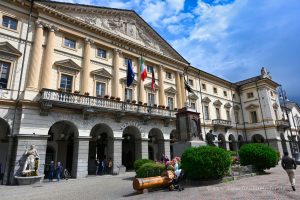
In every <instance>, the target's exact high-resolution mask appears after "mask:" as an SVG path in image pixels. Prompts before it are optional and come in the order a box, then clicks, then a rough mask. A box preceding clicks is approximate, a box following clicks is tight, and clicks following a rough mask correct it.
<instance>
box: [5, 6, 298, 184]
mask: <svg viewBox="0 0 300 200" xmlns="http://www.w3.org/2000/svg"><path fill="white" fill-rule="evenodd" d="M31 6H32V9H30V8H31ZM141 58H143V59H144V61H145V66H146V67H147V72H148V76H147V77H146V79H145V81H142V80H140V78H139V77H140V73H141V71H140V64H139V63H140V60H141ZM128 62H130V63H131V64H132V67H133V71H134V73H135V80H134V81H133V83H132V85H130V86H129V87H127V85H126V73H127V67H128V66H127V65H128ZM0 67H1V70H0V72H1V76H0V77H1V79H0V127H1V128H0V150H1V156H0V163H1V173H2V174H3V180H2V183H3V184H12V183H14V179H13V176H14V175H15V174H17V173H18V172H19V171H20V166H21V165H22V163H23V162H24V161H23V153H24V151H25V150H26V149H27V148H28V147H29V146H30V145H31V144H35V145H36V147H37V149H38V151H39V154H40V164H41V165H40V168H39V172H40V173H46V172H47V165H48V164H49V163H50V161H52V160H53V161H55V162H58V161H60V162H62V164H63V166H64V167H65V168H67V169H68V170H69V171H70V172H71V174H72V177H75V178H78V177H85V176H87V175H88V174H95V171H96V166H95V159H104V158H111V159H112V160H113V173H115V174H116V173H118V171H119V169H120V166H122V165H124V166H125V167H126V168H127V169H132V167H133V162H134V160H136V159H139V158H150V159H153V160H159V159H160V156H161V154H162V153H164V154H166V155H167V156H168V157H172V156H174V155H173V153H172V152H173V151H172V148H173V147H172V145H173V143H174V142H176V139H177V135H178V134H177V132H176V113H177V111H178V109H181V108H183V107H185V106H189V107H191V108H192V109H194V110H195V111H197V112H199V113H200V118H201V129H202V137H203V138H204V139H205V140H206V141H207V143H208V144H210V145H216V146H219V147H221V148H225V149H228V150H233V151H234V150H237V149H238V148H239V147H240V145H242V144H243V143H245V142H264V143H267V144H268V145H270V146H272V147H273V148H275V149H276V150H278V151H279V152H282V151H283V149H284V150H288V151H290V149H291V147H290V142H289V140H290V139H289V137H288V131H287V121H286V120H285V118H282V117H280V116H283V112H282V109H281V107H280V103H279V100H278V93H277V90H276V89H277V87H278V86H279V85H278V84H277V83H276V82H274V81H273V80H272V78H271V77H270V75H269V73H268V72H267V70H266V69H264V68H263V69H262V71H261V73H260V75H259V76H257V77H253V78H250V79H247V80H244V81H240V82H237V83H232V82H229V81H226V80H223V79H221V78H219V77H216V76H214V75H212V74H209V73H206V72H204V71H201V70H199V69H197V68H195V67H192V66H190V64H189V63H188V61H186V60H185V59H184V58H183V57H182V56H181V55H180V54H179V53H178V52H176V50H174V49H173V48H172V46H170V45H169V44H168V43H167V42H166V41H165V40H164V39H163V38H162V37H161V36H160V35H159V34H158V33H157V32H156V31H155V30H153V29H152V28H151V27H150V26H149V25H148V24H147V23H146V22H145V21H144V20H143V19H142V18H141V17H140V16H138V15H137V14H136V13H135V12H134V11H131V10H122V9H113V8H104V7H96V6H86V5H80V4H70V3H59V2H48V1H34V3H33V5H31V4H30V2H28V1H23V0H3V1H1V2H0ZM152 73H154V79H155V85H154V88H153V85H152ZM185 81H186V82H188V84H189V85H190V87H191V88H192V90H193V92H192V93H189V92H187V91H186V89H185ZM298 116H300V115H298ZM297 127H298V126H297ZM294 132H295V133H294V134H296V135H298V129H297V130H296V129H295V131H294ZM281 136H283V137H281ZM283 138H284V140H283ZM298 139H299V137H298Z"/></svg>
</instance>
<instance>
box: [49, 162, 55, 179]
mask: <svg viewBox="0 0 300 200" xmlns="http://www.w3.org/2000/svg"><path fill="white" fill-rule="evenodd" d="M54 171H55V165H54V161H51V162H50V165H49V174H48V179H49V181H52V179H53V177H54Z"/></svg>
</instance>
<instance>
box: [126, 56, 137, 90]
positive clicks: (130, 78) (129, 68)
mask: <svg viewBox="0 0 300 200" xmlns="http://www.w3.org/2000/svg"><path fill="white" fill-rule="evenodd" d="M127 60H128V61H127V87H129V86H130V85H131V84H132V82H133V80H134V76H135V74H134V72H133V69H132V66H131V60H130V59H127Z"/></svg>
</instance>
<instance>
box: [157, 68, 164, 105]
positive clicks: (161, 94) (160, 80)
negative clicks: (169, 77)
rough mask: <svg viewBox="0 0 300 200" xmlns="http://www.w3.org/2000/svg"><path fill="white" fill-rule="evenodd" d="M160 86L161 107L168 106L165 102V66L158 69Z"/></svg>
mask: <svg viewBox="0 0 300 200" xmlns="http://www.w3.org/2000/svg"><path fill="white" fill-rule="evenodd" d="M158 79H159V80H158V85H159V105H161V106H166V105H165V104H166V101H165V90H164V82H165V78H164V70H163V66H162V65H160V66H159V68H158Z"/></svg>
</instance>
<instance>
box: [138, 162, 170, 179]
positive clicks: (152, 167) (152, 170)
mask: <svg viewBox="0 0 300 200" xmlns="http://www.w3.org/2000/svg"><path fill="white" fill-rule="evenodd" d="M165 169H166V166H165V165H164V164H160V163H145V164H143V165H142V166H141V167H140V168H139V169H138V170H137V171H136V177H137V178H146V177H152V176H160V175H161V173H162V172H163V171H164V170H165Z"/></svg>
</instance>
